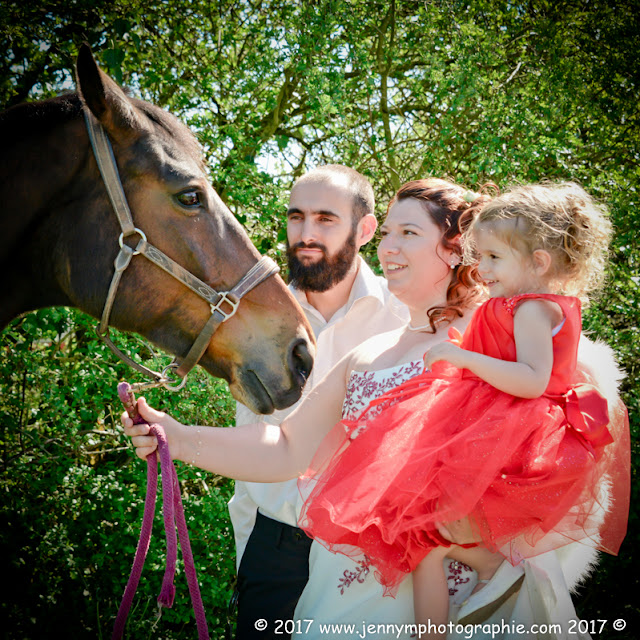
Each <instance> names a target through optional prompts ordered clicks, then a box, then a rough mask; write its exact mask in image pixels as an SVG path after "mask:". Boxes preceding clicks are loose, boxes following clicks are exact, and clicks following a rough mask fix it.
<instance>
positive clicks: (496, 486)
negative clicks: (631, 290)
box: [300, 294, 629, 594]
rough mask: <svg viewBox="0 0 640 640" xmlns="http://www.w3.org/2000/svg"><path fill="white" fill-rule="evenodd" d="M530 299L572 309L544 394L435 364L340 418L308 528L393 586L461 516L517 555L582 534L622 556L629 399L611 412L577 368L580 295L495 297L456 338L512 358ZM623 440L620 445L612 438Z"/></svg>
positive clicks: (310, 479)
mask: <svg viewBox="0 0 640 640" xmlns="http://www.w3.org/2000/svg"><path fill="white" fill-rule="evenodd" d="M532 298H544V299H547V300H551V301H553V302H555V303H557V304H558V305H559V306H560V307H561V309H562V311H563V314H564V321H563V323H562V325H561V328H560V330H559V331H558V332H557V334H556V335H555V336H554V337H553V355H554V364H553V370H552V373H551V379H550V381H549V385H548V387H547V389H546V391H545V393H544V395H542V396H541V397H539V398H535V399H524V398H519V397H515V396H512V395H509V394H507V393H504V392H502V391H499V390H497V389H496V388H495V387H492V386H491V385H490V384H488V383H486V382H484V381H483V380H481V379H480V378H478V377H477V376H475V375H474V374H472V373H471V372H470V371H468V370H466V369H463V370H459V369H456V368H455V367H452V366H451V365H448V364H447V363H436V365H435V366H434V370H432V371H430V372H424V373H422V374H421V375H418V376H416V377H415V378H412V379H411V380H409V381H407V382H405V383H404V384H402V385H400V386H399V387H396V388H395V389H394V390H392V391H390V392H388V393H386V394H384V395H382V396H380V398H377V399H375V400H373V401H372V402H371V404H370V405H369V407H368V408H367V409H366V410H365V411H364V412H363V414H362V415H361V416H360V418H359V419H357V420H354V421H346V420H345V421H342V422H340V423H338V425H336V427H335V428H334V430H333V431H332V432H331V433H330V434H329V436H327V439H326V440H325V443H324V444H323V446H321V447H320V449H319V453H318V454H317V455H316V458H315V459H314V462H313V464H312V466H311V467H310V469H309V470H308V471H307V473H306V474H305V476H303V482H307V483H308V484H309V485H310V486H311V487H313V488H312V489H311V492H310V494H309V496H308V498H307V500H306V502H305V504H304V507H303V510H302V514H301V517H300V526H301V527H302V528H303V529H304V530H305V531H306V532H307V533H308V534H309V535H310V536H312V537H313V538H316V539H317V540H318V541H320V542H321V543H322V544H324V545H325V546H327V547H328V548H329V549H330V550H332V551H335V552H341V553H344V554H346V555H350V556H352V557H358V556H362V554H363V553H364V555H366V556H367V558H368V559H369V560H370V562H371V564H373V565H374V567H375V568H376V570H377V571H376V577H377V578H378V580H379V581H380V582H381V583H382V584H383V585H384V587H385V593H387V594H393V593H394V591H395V589H396V587H397V586H398V584H399V583H400V582H401V581H402V580H403V579H404V577H405V576H406V575H407V573H409V572H411V571H413V570H414V569H415V568H416V567H417V565H418V564H419V563H420V561H421V560H422V559H423V558H424V557H425V555H426V554H427V553H428V552H429V551H430V550H431V549H433V548H434V547H435V546H438V545H441V544H444V545H448V544H449V543H448V542H447V541H445V540H444V539H443V538H442V537H441V536H440V535H439V533H438V531H437V524H438V523H446V522H451V521H454V520H457V519H460V518H464V517H468V518H469V519H470V522H471V525H472V527H473V528H474V530H475V532H476V533H477V534H478V535H479V536H480V537H481V539H482V542H483V544H484V545H485V546H487V547H488V548H489V549H491V550H494V551H498V550H499V551H500V552H501V553H503V554H504V555H505V556H506V557H507V558H508V559H509V560H510V561H511V562H512V563H513V564H516V563H518V562H519V561H520V560H521V559H522V558H526V557H528V556H532V555H536V554H538V553H542V552H545V551H548V550H550V549H553V548H558V547H560V546H563V545H565V544H567V543H569V542H573V541H581V542H584V543H586V544H589V545H591V546H596V547H598V548H600V549H602V550H605V551H608V552H610V553H617V550H618V547H619V545H620V543H621V542H622V539H623V537H624V534H625V532H626V519H627V513H628V499H629V486H628V466H629V458H628V455H629V451H628V446H629V444H628V435H627V436H626V437H625V433H627V434H628V418H627V414H626V410H625V408H624V405H622V403H619V406H617V407H615V408H610V409H609V411H608V409H607V401H606V400H605V398H604V397H603V396H602V395H600V393H599V392H598V390H597V389H596V388H595V387H594V386H592V385H590V384H588V383H587V382H585V378H584V377H579V375H578V374H577V373H576V360H577V350H578V342H579V339H580V332H581V314H580V302H579V300H577V299H576V298H570V297H565V296H556V295H542V294H540V295H535V294H527V295H523V296H517V297H514V298H509V299H506V298H493V299H491V300H489V301H487V302H486V303H485V304H483V305H482V306H481V307H480V308H479V309H478V310H477V311H476V312H475V314H474V316H473V318H472V321H471V323H470V324H469V327H468V329H467V331H466V332H465V334H464V337H463V339H462V343H461V345H460V346H461V347H462V348H464V349H467V350H470V351H475V352H478V353H483V354H485V355H487V356H491V357H494V358H499V359H502V360H508V361H515V360H516V348H515V341H514V337H513V315H514V311H515V310H516V308H517V306H518V304H519V303H520V302H522V301H524V300H528V299H532ZM580 375H581V374H580ZM610 415H611V418H610ZM625 429H626V432H625ZM618 435H619V443H620V444H621V447H618V446H616V445H615V444H612V443H615V442H616V437H617V436H618ZM621 449H622V450H621ZM625 449H626V451H625ZM328 450H329V451H330V453H329V454H327V451H328ZM625 465H626V468H625Z"/></svg>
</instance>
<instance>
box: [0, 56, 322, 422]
mask: <svg viewBox="0 0 640 640" xmlns="http://www.w3.org/2000/svg"><path fill="white" fill-rule="evenodd" d="M76 77H77V88H78V94H77V96H76V95H75V94H71V95H69V96H65V97H61V98H58V99H53V100H51V101H47V103H48V106H47V108H44V107H42V108H41V111H43V112H47V113H49V114H50V113H51V111H54V112H55V111H56V109H55V105H58V110H57V112H56V113H57V115H56V116H55V117H52V116H51V115H49V116H48V118H47V119H46V122H47V123H49V124H48V125H47V126H45V125H43V124H39V125H37V126H36V127H35V128H36V129H37V130H38V131H39V135H38V136H37V137H34V135H33V133H32V134H28V135H27V137H26V139H23V140H21V142H22V144H23V145H24V146H25V147H28V150H26V151H25V152H24V153H25V154H26V155H27V156H28V159H27V160H26V161H23V162H22V165H24V167H26V168H28V167H31V170H32V171H34V170H35V171H36V174H35V175H31V176H30V179H31V181H32V186H31V189H32V190H33V191H37V190H38V189H40V190H42V189H44V190H45V191H46V197H36V196H34V194H33V193H27V191H28V186H25V187H24V194H23V197H22V198H20V195H19V194H18V196H17V197H16V195H15V194H13V198H14V200H15V201H16V202H15V209H14V211H13V212H11V211H9V215H10V216H11V214H12V213H13V214H14V215H15V216H20V213H21V212H20V210H19V207H21V208H22V215H23V217H24V219H25V222H24V223H23V224H22V225H21V223H20V221H19V220H15V221H14V226H15V227H16V228H17V232H16V233H15V234H14V235H15V236H16V237H15V239H14V240H13V241H14V242H20V243H21V246H22V249H23V250H22V251H21V253H20V254H18V253H17V252H16V250H15V249H14V250H12V251H9V252H5V255H7V253H8V254H10V255H9V258H10V260H9V261H6V264H9V263H11V264H12V265H13V267H16V268H15V272H16V278H17V279H18V280H19V282H20V283H21V285H22V286H21V288H20V295H18V289H14V291H13V293H14V298H18V297H19V298H20V305H21V306H20V307H18V308H14V309H13V315H16V314H17V313H21V312H23V311H26V310H29V309H34V308H38V307H42V306H48V305H51V304H65V305H70V306H76V307H78V308H80V309H82V310H84V311H86V312H88V313H90V314H91V315H93V316H96V317H100V314H101V313H102V309H103V306H104V303H105V299H106V296H107V292H108V290H109V286H110V282H111V278H112V275H113V271H114V259H115V257H116V255H118V248H119V246H118V239H119V236H120V227H119V223H118V220H117V218H116V216H115V214H114V212H113V210H112V207H111V203H110V200H109V197H108V196H107V191H106V189H105V185H104V183H103V180H102V178H101V176H100V173H99V170H98V165H97V163H96V160H95V158H94V156H93V153H92V150H91V145H90V140H89V136H88V133H87V129H86V128H85V125H84V119H83V110H85V109H87V110H89V111H90V112H91V114H92V117H93V118H95V119H96V120H97V121H98V122H99V123H100V125H101V126H102V128H103V129H104V131H105V132H106V134H107V137H108V139H109V141H110V143H111V147H112V149H113V156H114V158H115V162H116V164H117V170H118V173H119V175H120V180H121V183H122V187H123V190H124V194H125V196H126V200H127V202H128V205H129V208H130V210H131V213H132V217H133V223H134V224H135V227H136V228H137V229H140V230H142V231H143V232H144V234H145V235H146V238H147V239H148V242H149V243H150V244H152V245H153V246H155V247H157V248H158V249H159V250H160V251H161V252H162V253H164V254H165V255H166V256H168V257H169V258H170V259H171V260H173V261H175V262H176V263H177V264H179V265H180V266H181V267H183V268H184V269H186V270H187V271H188V272H190V273H191V274H193V275H194V276H196V277H197V278H199V279H200V280H201V281H203V282H204V283H206V284H207V285H209V286H210V287H212V288H213V289H216V290H218V291H228V290H230V289H232V288H233V286H234V285H236V283H238V282H239V281H240V280H241V279H242V277H243V276H244V275H245V274H246V273H247V272H248V271H249V270H250V269H251V268H252V267H253V266H254V265H255V264H256V262H257V261H258V260H259V258H260V256H259V254H258V252H257V250H256V249H255V247H254V246H253V245H252V244H251V242H250V240H249V238H248V236H247V234H246V233H245V231H244V229H243V228H242V227H241V225H240V224H239V223H238V221H237V220H236V219H235V218H234V216H233V215H232V214H231V212H230V211H229V209H228V208H227V207H226V206H225V205H224V203H223V202H222V201H221V199H220V198H219V196H218V195H217V194H216V192H215V191H214V189H213V188H212V186H211V184H210V183H209V180H208V179H207V174H206V168H205V165H204V162H203V159H202V150H201V148H200V145H199V144H198V143H197V141H196V139H195V137H194V136H193V134H192V133H191V132H190V131H189V129H188V128H187V127H186V126H184V125H183V124H182V123H181V122H180V121H179V120H178V119H177V118H175V117H174V116H172V115H171V114H170V113H168V112H166V111H164V110H162V109H160V108H158V107H157V106H154V105H152V104H150V103H148V102H144V101H141V100H137V99H134V98H131V97H129V96H128V95H127V94H126V93H125V92H124V91H123V90H122V89H121V88H120V87H119V86H118V85H117V84H116V83H115V82H114V81H113V80H112V79H111V78H110V77H109V76H108V75H107V74H105V73H104V72H103V71H101V70H100V69H99V68H98V66H97V64H96V62H95V60H94V58H93V56H92V54H91V52H90V50H89V48H88V47H82V48H81V50H80V52H79V55H78V61H77V73H76ZM40 104H42V105H44V104H45V103H40ZM25 106H29V105H25ZM14 109H17V108H14ZM58 112H59V113H58ZM7 113H8V112H7ZM28 113H29V116H28V117H29V118H30V119H31V120H32V121H33V122H37V123H39V122H40V120H39V119H38V117H37V114H36V113H34V109H33V106H32V107H31V109H30V111H29V112H28ZM19 118H20V115H19V114H17V113H13V114H12V115H11V117H8V118H5V119H4V124H5V127H3V128H8V127H9V126H10V125H11V124H13V125H14V127H15V123H16V122H17V121H18V120H19ZM7 123H8V124H7ZM54 124H55V126H52V125H54ZM32 131H33V128H32ZM60 145H62V148H61V147H60ZM52 149H54V150H55V152H51V150H52ZM47 152H49V153H50V157H49V158H47V162H43V160H42V157H43V155H44V156H45V157H46V154H47ZM51 163H53V164H51ZM3 164H8V163H7V162H3V161H2V160H0V167H3ZM14 164H15V165H16V166H17V167H18V169H17V170H19V168H20V166H22V165H21V162H17V163H16V162H14ZM3 168H4V167H3ZM28 182H29V179H25V178H24V176H21V177H19V178H17V179H16V182H15V184H16V185H18V188H20V185H22V184H25V185H28ZM38 184H42V185H46V186H44V187H38V186H37V185H38ZM7 197H8V198H10V196H9V195H8V196H7ZM31 201H34V202H33V203H32V202H31ZM12 246H13V245H12ZM21 260H22V269H20V266H21V265H20V262H21ZM34 260H36V261H37V262H38V265H39V267H40V268H39V269H34V268H33V266H32V263H33V261H34ZM28 263H31V266H29V265H28ZM5 273H6V271H5ZM18 273H19V275H18ZM10 292H11V291H10V290H9V293H10ZM210 315H211V310H210V306H209V304H208V303H207V302H206V301H205V300H203V299H202V298H201V297H199V296H198V295H196V294H195V293H194V292H193V291H191V290H190V289H189V288H187V287H186V286H185V285H184V284H183V283H182V282H180V281H179V280H176V279H175V278H173V277H172V276H171V275H170V274H169V273H167V272H165V271H164V270H162V269H160V268H159V267H158V266H156V265H155V264H153V263H152V262H150V261H149V260H146V259H144V258H142V257H133V258H132V259H131V262H130V265H129V266H128V268H127V270H126V271H125V272H124V273H123V275H122V279H121V281H120V284H119V287H118V291H117V295H116V296H115V299H114V302H113V307H112V310H111V314H110V323H111V324H112V325H113V326H115V327H117V328H119V329H122V330H124V331H132V332H136V333H139V334H141V335H143V336H145V337H146V338H148V339H149V340H150V341H152V342H153V343H155V344H157V345H159V346H160V347H161V348H163V349H165V350H166V351H169V352H171V353H173V354H175V355H177V356H179V357H183V356H184V355H185V354H186V353H187V352H188V351H189V349H190V347H191V345H192V344H193V342H194V340H195V339H196V337H197V336H198V334H199V332H200V330H201V329H202V327H203V326H204V325H205V324H206V323H207V320H208V319H209V317H210ZM313 349H314V347H313V334H312V332H311V329H310V327H309V324H308V322H307V320H306V318H305V317H304V314H303V313H302V310H301V309H300V307H299V306H298V304H297V303H296V301H295V300H294V298H293V296H292V295H291V294H290V292H289V291H288V289H287V287H286V286H285V284H284V282H283V281H282V279H281V278H280V277H279V276H275V277H270V278H268V279H266V280H265V281H263V282H261V283H260V284H259V285H258V286H257V287H256V288H255V289H253V290H251V291H250V292H248V293H247V294H246V296H245V297H244V298H243V299H242V300H241V302H240V304H239V306H238V308H237V312H236V313H235V314H234V315H233V317H231V318H230V319H229V320H227V321H226V322H224V323H223V324H221V325H220V327H219V328H218V329H217V331H216V332H215V333H214V335H213V337H212V338H211V340H210V342H209V343H208V346H207V347H206V349H205V351H204V353H203V355H202V357H201V359H200V362H199V364H200V365H201V366H202V367H204V369H206V370H207V371H208V372H209V373H210V374H212V375H214V376H216V377H221V378H224V379H226V380H227V381H228V382H229V385H230V388H231V391H232V393H233V395H234V396H235V398H236V399H238V400H239V401H240V402H242V403H244V404H245V405H247V406H248V407H249V408H251V409H252V410H254V411H256V412H258V413H270V412H272V411H273V410H274V409H280V408H284V407H287V406H289V405H291V404H293V402H295V401H296V400H297V399H298V398H299V397H300V393H301V389H302V387H303V385H304V381H305V379H306V378H307V376H308V374H309V371H310V368H311V365H312V354H313Z"/></svg>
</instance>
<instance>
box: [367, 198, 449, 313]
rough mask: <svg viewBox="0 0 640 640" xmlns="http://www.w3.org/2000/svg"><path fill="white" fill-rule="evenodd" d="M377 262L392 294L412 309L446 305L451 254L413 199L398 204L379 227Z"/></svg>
mask: <svg viewBox="0 0 640 640" xmlns="http://www.w3.org/2000/svg"><path fill="white" fill-rule="evenodd" d="M380 235H381V239H380V243H379V244H378V258H379V259H380V264H381V265H382V269H383V271H384V275H385V277H386V278H387V282H388V283H389V291H391V293H393V294H394V295H396V296H397V297H398V298H399V299H400V300H401V301H402V302H404V303H405V304H406V305H407V306H408V307H409V308H410V309H416V310H420V311H426V310H427V309H429V308H431V307H432V306H434V305H439V304H444V302H445V301H446V293H447V287H448V286H449V283H450V282H451V267H450V260H451V257H452V252H451V251H450V250H448V249H445V248H444V247H443V246H442V243H441V240H442V231H441V230H440V228H439V227H438V226H437V225H436V224H435V223H434V222H433V221H432V220H431V217H430V215H429V214H428V213H427V211H426V210H425V208H424V205H423V204H422V203H421V202H420V201H419V200H415V199H413V198H406V199H404V200H399V201H397V202H395V203H394V204H393V205H392V206H391V208H390V209H389V213H388V215H387V218H386V220H385V221H384V223H383V224H382V226H381V227H380Z"/></svg>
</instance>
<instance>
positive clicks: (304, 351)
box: [289, 340, 313, 385]
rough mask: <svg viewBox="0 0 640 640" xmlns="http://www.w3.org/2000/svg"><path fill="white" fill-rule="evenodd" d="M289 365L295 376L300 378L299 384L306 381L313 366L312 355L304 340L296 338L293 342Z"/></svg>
mask: <svg viewBox="0 0 640 640" xmlns="http://www.w3.org/2000/svg"><path fill="white" fill-rule="evenodd" d="M289 367H290V369H291V371H292V373H293V374H294V375H295V376H296V378H300V379H301V380H300V383H301V385H302V384H304V383H305V382H306V381H307V378H308V377H309V374H310V373H311V368H312V367H313V356H312V355H311V352H310V351H309V345H308V343H307V341H306V340H298V341H296V342H295V343H294V345H293V347H292V349H291V352H290V357H289Z"/></svg>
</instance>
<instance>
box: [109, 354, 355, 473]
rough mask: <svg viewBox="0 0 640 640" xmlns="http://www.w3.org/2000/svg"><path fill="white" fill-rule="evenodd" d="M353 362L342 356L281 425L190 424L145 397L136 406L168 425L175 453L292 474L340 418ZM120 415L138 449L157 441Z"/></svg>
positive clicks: (219, 468)
mask: <svg viewBox="0 0 640 640" xmlns="http://www.w3.org/2000/svg"><path fill="white" fill-rule="evenodd" d="M350 362H351V358H350V357H349V356H346V357H345V358H343V359H342V360H341V361H340V362H338V364H337V365H336V366H335V367H334V368H333V369H332V370H331V371H330V372H329V373H328V374H327V376H326V377H325V378H324V379H323V380H322V381H321V382H320V383H319V384H318V385H317V386H316V387H315V388H314V389H313V391H311V393H309V395H308V396H307V397H306V398H305V399H304V401H303V402H301V403H300V405H299V406H298V407H297V408H296V410H295V411H294V412H293V413H292V414H291V415H290V416H288V417H287V419H286V420H285V421H284V422H283V423H282V424H281V425H280V426H279V427H278V426H274V425H269V424H266V423H263V422H259V423H256V424H249V425H242V426H239V427H235V428H227V427H200V426H186V425H183V424H181V423H179V422H178V421H176V420H174V419H173V418H171V416H169V415H167V414H166V413H162V412H160V411H156V410H155V409H152V408H151V407H149V406H148V405H147V403H146V402H145V400H144V399H143V398H140V399H139V400H138V411H139V412H140V415H141V416H142V417H143V418H144V419H145V420H146V421H148V422H149V423H150V424H153V423H157V424H160V425H161V426H162V427H163V428H164V430H165V433H166V434H167V439H168V442H169V450H170V452H171V455H172V457H173V458H174V459H177V460H182V461H183V462H188V463H190V464H194V465H196V466H198V467H200V468H201V469H205V470H206V471H211V472H214V473H218V474H220V475H223V476H227V477H229V478H234V479H236V480H245V481H248V482H280V481H283V480H289V479H291V478H296V477H298V476H299V475H301V474H302V473H304V471H306V469H307V467H308V466H309V463H310V462H311V459H312V457H313V455H314V453H315V452H316V449H318V447H319V445H320V443H321V441H322V439H323V438H324V436H325V435H326V434H327V433H328V432H329V431H330V430H331V428H332V427H333V426H334V425H335V424H336V422H338V421H339V420H340V418H341V414H342V404H343V401H344V396H345V389H346V380H347V375H348V373H349V372H350ZM121 420H122V424H123V426H124V430H125V433H126V434H127V435H128V436H131V440H132V443H133V445H134V446H135V447H136V454H137V455H138V456H139V457H140V458H146V457H147V455H149V453H151V452H152V451H154V450H155V449H156V446H157V441H156V438H155V436H153V435H151V434H149V426H148V425H146V424H140V425H134V424H133V422H132V420H131V419H130V418H129V417H128V416H127V414H126V413H124V414H122V417H121Z"/></svg>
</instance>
